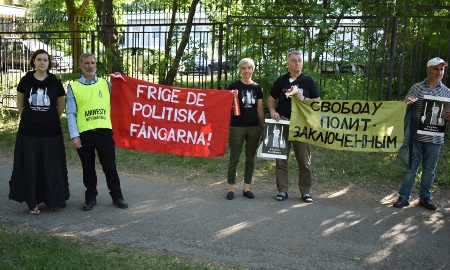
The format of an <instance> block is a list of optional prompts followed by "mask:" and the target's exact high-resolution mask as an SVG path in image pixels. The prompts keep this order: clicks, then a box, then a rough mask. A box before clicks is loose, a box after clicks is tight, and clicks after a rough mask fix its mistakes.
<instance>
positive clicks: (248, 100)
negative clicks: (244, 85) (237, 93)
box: [242, 90, 256, 108]
mask: <svg viewBox="0 0 450 270" xmlns="http://www.w3.org/2000/svg"><path fill="white" fill-rule="evenodd" d="M242 103H244V107H245V108H251V107H252V104H255V103H256V97H255V96H254V95H253V91H252V90H247V92H246V93H245V96H243V97H242Z"/></svg>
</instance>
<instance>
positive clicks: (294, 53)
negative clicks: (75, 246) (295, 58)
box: [287, 51, 302, 59]
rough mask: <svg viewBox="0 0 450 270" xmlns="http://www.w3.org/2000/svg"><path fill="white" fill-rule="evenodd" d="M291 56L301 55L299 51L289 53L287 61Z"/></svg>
mask: <svg viewBox="0 0 450 270" xmlns="http://www.w3.org/2000/svg"><path fill="white" fill-rule="evenodd" d="M291 55H302V54H301V53H300V52H299V51H291V52H289V53H288V55H287V59H289V57H291Z"/></svg>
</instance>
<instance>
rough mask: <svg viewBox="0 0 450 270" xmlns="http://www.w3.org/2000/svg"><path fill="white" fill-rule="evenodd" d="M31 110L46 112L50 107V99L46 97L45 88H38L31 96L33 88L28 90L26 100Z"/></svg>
mask: <svg viewBox="0 0 450 270" xmlns="http://www.w3.org/2000/svg"><path fill="white" fill-rule="evenodd" d="M28 102H29V103H30V106H31V109H32V110H35V111H46V110H48V106H50V98H49V96H48V95H47V87H46V88H45V90H44V89H42V88H38V89H37V91H36V93H34V94H33V88H31V89H30V97H29V98H28Z"/></svg>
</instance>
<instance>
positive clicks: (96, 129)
mask: <svg viewBox="0 0 450 270" xmlns="http://www.w3.org/2000/svg"><path fill="white" fill-rule="evenodd" d="M102 130H109V128H93V129H89V130H86V131H85V132H87V131H93V132H96V131H102Z"/></svg>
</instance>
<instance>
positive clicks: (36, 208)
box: [30, 205, 41, 215]
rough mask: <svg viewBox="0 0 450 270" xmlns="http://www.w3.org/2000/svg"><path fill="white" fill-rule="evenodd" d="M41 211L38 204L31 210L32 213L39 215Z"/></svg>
mask: <svg viewBox="0 0 450 270" xmlns="http://www.w3.org/2000/svg"><path fill="white" fill-rule="evenodd" d="M40 213H41V210H39V208H38V206H37V205H36V207H35V208H34V209H33V210H30V214H31V215H39V214H40Z"/></svg>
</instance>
